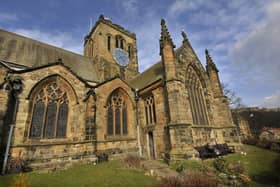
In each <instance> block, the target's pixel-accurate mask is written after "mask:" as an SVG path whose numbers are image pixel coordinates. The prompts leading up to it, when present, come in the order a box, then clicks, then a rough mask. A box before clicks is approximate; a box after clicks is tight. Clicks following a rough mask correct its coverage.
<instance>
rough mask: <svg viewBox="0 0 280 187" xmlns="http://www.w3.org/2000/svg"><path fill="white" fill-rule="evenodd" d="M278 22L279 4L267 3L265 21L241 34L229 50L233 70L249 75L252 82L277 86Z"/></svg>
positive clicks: (279, 69)
mask: <svg viewBox="0 0 280 187" xmlns="http://www.w3.org/2000/svg"><path fill="white" fill-rule="evenodd" d="M279 19H280V2H278V3H272V4H270V5H269V6H268V7H267V9H266V16H265V18H264V19H263V20H262V21H261V22H258V23H256V24H255V25H254V26H252V28H251V30H250V31H249V32H247V33H243V34H242V35H240V36H239V38H237V41H236V42H235V43H234V45H233V47H232V48H231V49H230V51H229V52H230V57H232V59H233V62H234V64H233V65H234V66H235V69H237V70H240V73H246V74H244V75H243V76H246V77H248V76H251V78H250V77H249V79H250V80H251V81H253V82H254V81H260V80H261V81H262V82H265V83H266V84H267V83H270V84H273V83H274V84H275V83H277V84H278V86H279V83H280V82H279V81H280V74H279V71H280V63H279V59H278V58H279V46H280V37H279V35H280V25H279V21H278V20H279ZM247 72H251V74H247ZM268 81H269V82H268ZM258 83H260V82H258Z"/></svg>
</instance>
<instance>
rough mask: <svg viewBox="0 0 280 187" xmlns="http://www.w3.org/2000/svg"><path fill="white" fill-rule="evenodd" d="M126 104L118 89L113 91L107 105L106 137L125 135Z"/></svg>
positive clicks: (126, 121)
mask: <svg viewBox="0 0 280 187" xmlns="http://www.w3.org/2000/svg"><path fill="white" fill-rule="evenodd" d="M126 107H127V106H126V102H125V99H124V97H123V93H122V91H120V89H118V90H116V91H114V92H113V93H112V94H111V97H110V98H109V101H108V104H107V108H108V111H107V120H108V121H107V133H108V135H118V136H119V135H126V134H127V133H128V118H127V108H126Z"/></svg>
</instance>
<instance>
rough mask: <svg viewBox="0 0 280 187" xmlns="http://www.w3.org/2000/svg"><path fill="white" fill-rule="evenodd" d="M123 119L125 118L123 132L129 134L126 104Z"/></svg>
mask: <svg viewBox="0 0 280 187" xmlns="http://www.w3.org/2000/svg"><path fill="white" fill-rule="evenodd" d="M122 119H123V134H127V111H126V106H124V107H123V113H122Z"/></svg>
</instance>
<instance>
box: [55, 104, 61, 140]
mask: <svg viewBox="0 0 280 187" xmlns="http://www.w3.org/2000/svg"><path fill="white" fill-rule="evenodd" d="M59 110H60V104H59V101H58V102H56V114H55V124H54V136H55V137H57V134H56V133H57V122H58V112H59Z"/></svg>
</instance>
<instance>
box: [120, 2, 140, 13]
mask: <svg viewBox="0 0 280 187" xmlns="http://www.w3.org/2000/svg"><path fill="white" fill-rule="evenodd" d="M121 6H122V7H123V8H124V10H125V12H126V13H127V14H129V15H136V14H137V12H138V6H137V1H136V0H122V1H121Z"/></svg>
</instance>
